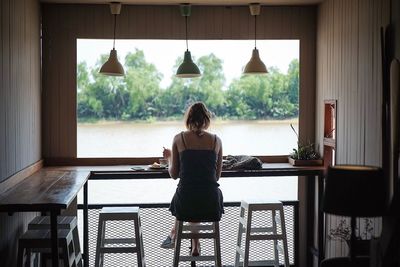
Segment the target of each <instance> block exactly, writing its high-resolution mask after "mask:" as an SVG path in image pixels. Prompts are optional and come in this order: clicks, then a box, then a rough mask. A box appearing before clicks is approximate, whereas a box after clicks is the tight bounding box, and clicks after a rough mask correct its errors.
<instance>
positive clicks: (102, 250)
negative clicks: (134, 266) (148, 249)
mask: <svg viewBox="0 0 400 267" xmlns="http://www.w3.org/2000/svg"><path fill="white" fill-rule="evenodd" d="M137 251H138V249H137V247H100V248H99V252H100V253H136V252H137Z"/></svg>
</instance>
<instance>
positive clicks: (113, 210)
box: [95, 207, 146, 267]
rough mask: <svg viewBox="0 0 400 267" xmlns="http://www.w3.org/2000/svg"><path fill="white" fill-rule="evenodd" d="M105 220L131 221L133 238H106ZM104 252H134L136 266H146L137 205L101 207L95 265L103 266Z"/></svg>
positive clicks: (96, 266)
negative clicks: (132, 223) (133, 232)
mask: <svg viewBox="0 0 400 267" xmlns="http://www.w3.org/2000/svg"><path fill="white" fill-rule="evenodd" d="M107 221H133V222H134V229H132V230H134V231H135V238H112V239H111V238H109V239H106V222H107ZM127 245H130V246H127ZM105 253H136V254H137V263H138V266H140V267H144V266H146V264H145V258H144V249H143V236H142V229H141V223H140V215H139V207H104V208H102V210H101V211H100V215H99V225H98V231H97V246H96V259H95V267H98V266H103V262H104V254H105Z"/></svg>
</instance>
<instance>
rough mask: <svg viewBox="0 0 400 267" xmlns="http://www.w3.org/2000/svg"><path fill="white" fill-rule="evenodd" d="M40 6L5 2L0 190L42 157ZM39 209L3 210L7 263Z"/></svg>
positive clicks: (0, 241)
mask: <svg viewBox="0 0 400 267" xmlns="http://www.w3.org/2000/svg"><path fill="white" fill-rule="evenodd" d="M39 18H40V7H39V1H38V0H2V1H0V191H3V190H5V189H6V188H7V187H8V186H9V185H10V184H13V181H11V180H12V179H14V178H12V179H11V178H10V179H9V177H11V176H12V175H14V174H15V173H17V172H19V171H20V170H22V169H24V168H26V167H27V166H30V165H32V164H34V163H35V162H38V161H40V159H41V114H40V113H41V108H40V105H41V101H40V98H41V97H40V94H41V85H40V31H39V29H40V23H39V21H40V19H39ZM35 215H36V213H15V214H13V215H12V216H9V215H8V214H6V213H0V255H1V257H0V258H1V265H2V266H16V255H17V240H18V237H19V236H20V235H21V234H22V233H23V231H24V230H25V229H26V226H27V223H28V222H29V221H30V220H31V219H32V218H33V216H35Z"/></svg>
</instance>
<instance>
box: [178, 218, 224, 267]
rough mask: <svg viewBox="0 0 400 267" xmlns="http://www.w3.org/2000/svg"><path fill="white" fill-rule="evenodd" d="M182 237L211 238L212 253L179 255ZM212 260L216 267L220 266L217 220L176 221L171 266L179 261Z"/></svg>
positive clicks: (193, 262)
mask: <svg viewBox="0 0 400 267" xmlns="http://www.w3.org/2000/svg"><path fill="white" fill-rule="evenodd" d="M183 239H190V240H191V239H213V240H214V255H199V256H181V255H180V251H181V244H182V240H183ZM187 261H190V262H192V265H194V264H195V262H196V261H214V262H215V266H216V267H222V263H221V241H220V234H219V222H201V223H193V224H191V223H187V222H183V221H178V222H177V227H176V241H175V250H174V262H173V267H178V266H179V262H187Z"/></svg>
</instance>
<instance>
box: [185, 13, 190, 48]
mask: <svg viewBox="0 0 400 267" xmlns="http://www.w3.org/2000/svg"><path fill="white" fill-rule="evenodd" d="M185 30H186V51H189V45H188V16H185Z"/></svg>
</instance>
